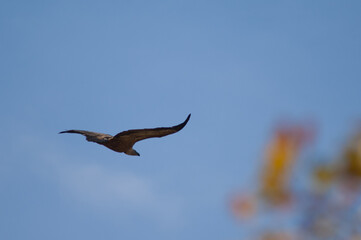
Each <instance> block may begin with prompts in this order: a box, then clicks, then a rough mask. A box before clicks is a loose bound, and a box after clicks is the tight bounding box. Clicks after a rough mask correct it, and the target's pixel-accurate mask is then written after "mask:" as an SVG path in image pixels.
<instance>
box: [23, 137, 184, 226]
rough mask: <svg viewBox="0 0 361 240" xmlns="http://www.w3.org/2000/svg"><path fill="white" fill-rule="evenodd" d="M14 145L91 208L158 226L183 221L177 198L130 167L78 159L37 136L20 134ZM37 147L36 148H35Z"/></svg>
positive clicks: (49, 178)
mask: <svg viewBox="0 0 361 240" xmlns="http://www.w3.org/2000/svg"><path fill="white" fill-rule="evenodd" d="M18 139H20V140H19V142H20V143H19V142H17V145H19V144H20V146H25V147H23V148H22V151H23V152H24V153H25V154H27V156H29V157H31V158H34V159H38V160H40V161H33V162H32V166H34V168H33V171H35V173H36V174H41V175H43V176H44V177H45V178H46V179H47V181H54V182H55V183H58V184H59V187H60V189H61V190H62V192H63V194H64V195H65V197H67V198H71V199H73V200H75V201H78V202H80V203H81V204H82V205H83V206H85V207H88V208H90V210H94V211H102V213H103V212H107V211H108V213H113V214H114V213H115V214H117V213H122V214H119V215H124V214H131V215H140V216H144V217H147V218H150V219H151V220H155V221H158V223H159V224H160V226H161V227H165V228H169V227H170V228H174V227H177V226H178V227H179V225H180V223H181V222H183V221H182V220H181V219H182V214H181V212H182V211H181V209H182V204H181V201H180V199H179V198H177V197H174V196H170V195H169V194H167V193H164V191H163V192H162V191H160V190H159V184H158V185H157V184H154V182H152V181H151V180H150V179H146V178H144V177H142V176H139V175H136V174H134V173H132V172H130V171H124V170H123V171H119V170H114V169H111V168H109V167H107V166H106V165H99V164H92V163H84V161H82V162H79V161H77V160H76V159H72V157H68V156H63V155H62V154H61V153H59V152H58V150H57V147H55V145H52V144H51V143H50V142H43V141H42V139H40V138H34V137H29V136H22V137H20V138H18ZM36 149H38V150H39V151H36Z"/></svg>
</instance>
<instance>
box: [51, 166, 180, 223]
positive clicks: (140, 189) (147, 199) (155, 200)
mask: <svg viewBox="0 0 361 240" xmlns="http://www.w3.org/2000/svg"><path fill="white" fill-rule="evenodd" d="M58 174H59V176H58V180H59V182H60V184H61V186H62V187H63V188H64V189H65V190H66V191H68V192H69V193H70V194H71V195H72V196H73V197H75V198H76V199H77V200H78V201H81V202H83V203H86V204H87V205H89V206H90V207H96V208H99V207H101V209H102V210H104V208H107V209H109V210H112V211H114V210H116V211H123V212H124V211H125V212H128V213H129V212H133V213H136V214H143V215H148V217H149V216H151V218H155V219H156V220H158V221H159V222H160V223H161V224H162V225H173V224H179V220H180V218H181V204H180V201H179V200H177V199H176V198H174V197H170V196H167V195H166V194H162V193H160V191H159V190H157V189H156V188H155V186H154V184H152V183H151V181H150V180H148V179H145V178H141V177H139V176H136V175H135V174H132V173H129V172H117V171H113V170H111V169H107V168H105V167H103V166H100V165H95V164H92V165H90V164H88V165H71V166H70V165H68V166H62V167H58Z"/></svg>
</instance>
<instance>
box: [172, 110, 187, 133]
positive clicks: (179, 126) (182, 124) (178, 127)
mask: <svg viewBox="0 0 361 240" xmlns="http://www.w3.org/2000/svg"><path fill="white" fill-rule="evenodd" d="M190 117H191V114H189V115H188V117H187V119H186V120H185V121H184V122H183V123H181V124H179V125H177V126H174V129H175V130H177V132H178V131H180V130H182V128H184V126H185V125H186V124H187V123H188V121H189V119H190Z"/></svg>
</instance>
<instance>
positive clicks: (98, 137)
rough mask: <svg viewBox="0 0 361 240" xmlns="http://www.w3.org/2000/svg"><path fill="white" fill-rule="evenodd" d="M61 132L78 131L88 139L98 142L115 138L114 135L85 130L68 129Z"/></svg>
mask: <svg viewBox="0 0 361 240" xmlns="http://www.w3.org/2000/svg"><path fill="white" fill-rule="evenodd" d="M60 133H78V134H81V135H84V136H85V137H86V140H87V141H89V142H96V143H104V142H107V141H109V140H110V139H112V138H113V136H112V135H109V134H104V133H96V132H89V131H83V130H68V131H62V132H60Z"/></svg>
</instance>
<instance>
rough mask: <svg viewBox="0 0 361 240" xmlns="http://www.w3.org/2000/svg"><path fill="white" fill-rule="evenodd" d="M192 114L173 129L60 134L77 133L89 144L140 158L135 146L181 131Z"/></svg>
mask: <svg viewBox="0 0 361 240" xmlns="http://www.w3.org/2000/svg"><path fill="white" fill-rule="evenodd" d="M190 117H191V114H189V115H188V117H187V119H186V120H185V121H184V122H183V123H181V124H179V125H175V126H173V127H159V128H145V129H133V130H128V131H124V132H120V133H118V134H117V135H115V136H112V135H109V134H105V133H96V132H89V131H84V130H67V131H62V132H59V133H77V134H81V135H83V136H85V137H86V140H87V141H89V142H95V143H98V144H101V145H104V146H105V147H107V148H109V149H111V150H113V151H115V152H120V153H125V154H128V155H133V156H140V154H139V153H138V152H137V151H135V150H134V149H133V145H134V144H135V143H136V142H138V141H141V140H144V139H147V138H154V137H158V138H160V137H164V136H167V135H169V134H173V133H176V132H178V131H180V130H181V129H182V128H184V126H185V125H186V124H187V122H188V121H189V118H190Z"/></svg>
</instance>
